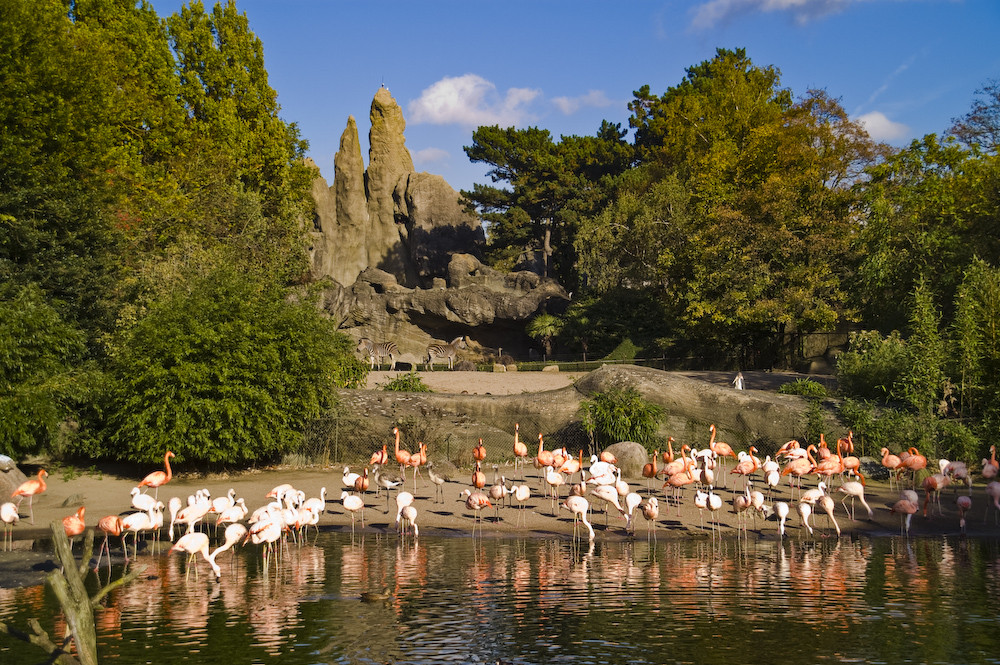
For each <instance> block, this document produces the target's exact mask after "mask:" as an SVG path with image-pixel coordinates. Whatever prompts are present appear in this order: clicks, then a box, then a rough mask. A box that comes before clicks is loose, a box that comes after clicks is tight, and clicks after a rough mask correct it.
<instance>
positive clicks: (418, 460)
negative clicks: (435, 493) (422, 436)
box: [407, 441, 427, 492]
mask: <svg viewBox="0 0 1000 665" xmlns="http://www.w3.org/2000/svg"><path fill="white" fill-rule="evenodd" d="M426 451H427V446H426V445H425V444H424V443H423V442H422V441H421V442H420V443H418V444H417V452H415V453H413V454H412V455H410V461H409V462H407V466H409V467H410V468H411V469H413V491H414V492H416V491H417V476H418V475H420V467H421V466H423V465H424V464H426V463H427V452H426Z"/></svg>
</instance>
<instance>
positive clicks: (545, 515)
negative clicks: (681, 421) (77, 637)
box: [0, 372, 1000, 587]
mask: <svg viewBox="0 0 1000 665" xmlns="http://www.w3.org/2000/svg"><path fill="white" fill-rule="evenodd" d="M461 375H473V376H471V377H470V376H465V377H464V378H463V377H462V376H461ZM574 378H575V375H572V374H569V373H559V374H555V373H553V374H547V373H546V374H542V373H531V374H530V375H529V373H527V372H524V373H508V374H497V375H494V374H491V373H479V372H434V373H425V382H426V383H427V384H428V385H429V386H431V387H432V389H434V390H438V391H441V392H444V391H446V390H447V391H453V392H461V391H462V390H468V391H469V392H474V391H479V392H482V393H485V392H491V393H493V394H502V393H503V392H504V391H506V392H508V393H510V392H522V391H526V390H529V389H530V388H533V389H534V390H539V389H553V388H559V387H562V386H565V385H569V383H570V382H571V381H573V380H574ZM725 378H726V377H725V375H720V376H719V377H718V380H719V381H722V380H724V379H725ZM372 380H373V381H374V383H375V384H378V382H379V378H378V376H377V375H375V376H373V379H372ZM489 462H490V460H487V463H489ZM501 463H502V462H501ZM390 466H392V465H390ZM729 466H730V468H731V466H732V463H731V462H730V465H729ZM22 470H23V471H25V472H26V473H28V474H29V475H30V474H31V473H32V472H33V471H34V469H32V468H30V467H29V468H24V469H22ZM153 470H156V469H155V467H151V468H149V469H143V470H141V471H140V472H136V471H131V470H130V471H122V470H118V471H117V472H116V471H114V470H105V471H103V472H100V473H98V472H93V471H92V472H77V473H73V472H70V473H67V472H66V471H61V472H60V471H54V472H53V473H52V475H51V476H50V477H49V479H48V487H47V490H46V491H45V492H44V493H43V494H41V495H39V496H37V497H36V498H35V501H34V506H33V512H34V525H32V524H31V522H30V518H29V507H28V502H27V501H24V503H23V504H22V505H21V508H20V515H21V521H20V522H19V523H18V524H17V525H16V526H15V527H14V529H13V533H14V538H15V542H14V548H15V550H14V552H8V553H2V554H0V587H3V586H13V585H23V584H32V583H40V577H39V575H40V574H41V573H42V572H44V570H45V569H46V566H45V565H44V561H46V560H49V559H50V558H51V557H50V555H49V554H48V551H49V548H48V545H47V544H46V543H44V540H45V539H46V538H47V536H48V533H49V531H48V525H49V523H50V522H52V521H54V520H61V519H62V518H63V517H66V516H68V515H71V514H73V513H74V512H75V511H76V509H77V507H78V506H80V505H83V506H85V507H86V513H85V520H86V523H87V524H88V526H92V527H94V526H96V524H97V521H98V520H99V519H100V518H101V517H103V516H105V515H111V514H125V513H128V512H130V511H131V507H130V494H129V493H130V490H131V489H132V488H133V487H135V486H136V484H137V483H138V481H139V479H140V478H141V477H142V476H143V475H145V473H148V472H149V471H153ZM355 471H360V469H355ZM501 472H502V473H504V475H505V476H506V478H507V479H508V482H524V483H526V484H528V485H529V486H530V488H531V492H532V496H531V498H530V499H529V500H528V501H527V502H526V503H525V504H524V508H523V509H520V508H517V507H500V508H499V509H498V510H494V509H486V510H484V511H483V513H482V515H481V517H482V526H483V533H484V536H485V537H520V536H524V535H528V536H533V537H547V536H553V535H555V536H560V537H570V536H571V534H572V533H573V519H572V515H571V514H570V513H569V512H568V511H567V510H565V509H560V508H558V505H559V503H558V502H555V501H552V500H551V499H549V498H548V497H546V496H545V494H544V493H543V491H542V490H541V489H540V485H539V477H538V471H537V470H536V469H535V468H533V467H532V466H531V465H530V464H529V466H528V467H527V468H526V469H520V468H519V469H518V470H517V471H515V470H514V469H513V468H511V467H510V465H509V463H506V466H503V463H502V466H501ZM174 474H175V475H174V478H173V480H172V481H171V482H170V483H168V484H167V485H164V486H163V487H161V488H160V490H159V498H160V499H161V500H163V502H164V503H167V499H169V498H170V497H172V496H178V497H181V498H182V499H184V500H186V497H187V496H188V495H190V494H193V493H194V492H195V491H196V490H198V489H203V488H204V489H208V490H209V491H210V493H211V495H212V496H213V497H218V496H224V495H226V493H227V492H228V491H229V489H230V488H232V489H233V490H235V492H236V495H237V496H238V497H243V498H244V499H245V500H246V503H247V506H248V507H249V508H250V509H251V510H253V509H255V508H257V507H259V506H262V505H264V504H265V503H266V502H267V501H268V499H266V495H267V493H268V492H269V491H270V490H271V489H272V488H274V487H275V486H277V485H280V484H282V483H290V484H292V485H294V486H295V487H296V488H299V489H301V490H303V491H304V492H305V493H306V496H308V497H313V496H319V495H320V491H321V488H324V487H325V488H326V507H327V510H326V512H325V513H324V514H323V515H322V517H321V519H320V523H319V527H320V529H321V530H333V531H340V532H344V531H347V532H349V531H350V530H351V528H352V527H351V518H350V515H349V514H348V513H346V511H345V510H344V509H343V506H342V504H341V501H340V494H341V491H342V489H343V487H342V476H343V467H337V468H330V469H318V468H314V469H293V468H270V469H264V470H257V471H249V472H243V473H240V474H235V475H204V474H200V473H198V472H197V470H195V469H190V468H185V466H184V465H183V464H176V465H175V466H174ZM387 475H388V474H387ZM491 475H492V474H489V476H488V478H487V481H488V482H491V481H492V477H491ZM734 479H735V481H736V482H737V483H738V484H739V488H740V491H742V484H741V481H740V479H739V478H737V477H736V476H731V475H730V476H728V477H727V482H726V484H727V485H728V487H727V488H725V489H722V488H720V489H718V493H719V494H720V496H721V497H722V498H723V501H724V505H723V507H722V509H721V510H720V511H719V512H718V513H717V514H716V517H717V519H718V520H719V521H720V523H721V528H722V531H723V532H724V533H726V534H729V535H735V533H736V527H737V525H738V516H737V515H736V514H735V513H734V511H733V508H732V499H733V497H734V495H735V492H734V490H733V482H734ZM625 480H627V481H628V482H630V483H631V485H632V490H633V491H636V492H639V493H640V494H642V496H643V497H645V496H646V492H647V490H646V480H645V479H644V478H627V479H625ZM662 484H663V481H662V480H656V481H653V482H652V489H653V491H654V495H655V496H657V497H658V500H659V505H660V511H659V518H658V519H657V520H656V521H655V528H656V530H657V534H658V537H660V538H674V537H683V538H708V537H709V536H710V533H711V532H710V530H709V528H708V526H707V524H708V520H709V518H710V517H711V516H710V515H709V514H708V512H707V511H705V512H703V511H701V510H699V509H698V508H696V507H695V506H694V503H693V495H694V492H693V490H692V489H687V490H686V491H685V492H684V495H683V499H682V502H681V504H680V505H679V506H674V505H672V504H671V503H670V502H669V501H668V499H667V497H666V496H665V494H664V492H663V489H662V487H661V486H662ZM759 484H760V485H761V486H763V482H762V481H761V482H760V483H759ZM834 485H835V486H836V485H839V483H838V482H836V481H835V482H834ZM815 486H816V479H812V480H811V481H808V482H807V487H815ZM984 486H985V483H984V482H983V481H982V479H978V478H977V481H976V486H975V487H974V488H973V499H972V501H973V509H972V515H971V517H970V519H969V525H968V535H969V536H970V537H996V536H998V535H1000V527H997V526H995V521H994V519H992V518H991V519H990V520H989V522H988V523H986V522H984V519H983V517H984V515H985V510H986V507H987V505H988V503H989V502H988V500H987V497H986V495H985V491H984ZM374 487H375V485H374V483H372V489H371V490H370V491H369V492H368V493H367V494H365V495H364V501H365V504H366V509H365V525H364V527H362V525H361V520H360V518H359V519H358V522H357V524H356V526H355V528H356V529H358V530H361V529H364V530H365V531H367V532H391V531H393V530H394V528H395V515H396V507H395V495H396V493H395V492H394V493H393V495H392V500H391V501H390V502H388V506H387V500H386V496H385V493H384V492H383V493H382V495H381V496H376V494H375V492H374ZM469 487H470V477H469V475H468V474H467V473H466V472H465V471H460V472H457V473H456V477H454V478H451V479H449V480H448V481H447V482H446V483H445V485H444V486H443V487H442V488H441V494H440V495H439V497H438V499H437V500H435V490H436V489H437V487H436V486H435V485H433V484H432V483H431V482H430V481H429V480H428V479H427V478H426V476H425V475H422V476H421V477H420V478H418V479H417V484H416V489H414V485H413V481H412V480H411V475H410V472H408V474H407V476H406V483H405V489H406V490H407V491H410V492H412V493H413V494H414V495H415V497H416V500H415V503H414V505H415V507H416V508H417V509H418V518H417V523H418V525H419V526H420V533H421V536H422V537H427V536H431V537H434V536H468V535H471V533H472V530H473V526H474V524H475V522H476V517H475V514H474V513H473V512H472V511H470V510H467V509H466V507H465V502H464V498H463V497H461V492H462V491H463V490H464V489H466V488H469ZM488 487H489V486H488V485H487V489H488ZM762 489H766V488H762ZM961 491H964V488H963V489H962V490H961ZM566 493H567V488H565V487H564V488H561V492H560V495H561V497H565V496H566ZM833 496H834V497H835V498H836V512H835V518H836V520H837V522H838V524H839V526H840V529H841V531H842V534H844V537H846V536H849V535H850V534H854V533H870V534H875V535H893V534H897V533H899V531H900V526H901V521H900V516H899V515H898V514H892V513H890V511H889V508H888V506H889V505H891V504H892V503H894V502H895V501H896V499H897V498H898V494H897V492H896V491H895V490H893V491H890V489H889V487H888V486H887V484H886V483H877V482H869V483H868V485H867V488H866V497H867V500H868V503H869V504H870V505H871V506H872V509H873V511H874V517H873V519H871V520H869V519H868V518H867V514H866V511H865V510H864V508H862V506H861V505H860V503H858V505H857V506H856V508H857V513H856V516H857V518H858V519H857V520H852V519H850V518H849V517H848V515H847V513H846V509H845V508H844V506H842V505H841V502H840V499H841V498H842V497H843V496H844V495H842V494H840V493H838V492H837V491H834V492H833ZM792 499H793V497H792V496H791V494H790V490H789V487H788V484H787V479H783V481H782V484H781V486H780V488H779V490H778V492H777V493H776V494H775V496H774V500H775V501H778V500H781V501H788V502H791V501H792ZM921 499H923V495H922V494H921ZM600 503H602V502H600V501H599V500H596V499H594V500H593V501H592V504H594V506H595V507H597V504H600ZM849 503H850V502H848V504H849ZM792 505H793V510H792V514H791V515H790V517H789V519H788V528H789V534H791V535H792V537H796V538H798V537H809V536H808V534H807V533H806V532H805V531H804V530H803V529H802V527H801V521H800V518H799V516H798V514H797V513H796V511H795V510H794V505H795V504H794V503H793V504H792ZM932 510H933V506H932ZM941 512H942V514H941V515H937V514H933V513H932V514H931V516H930V517H928V518H924V517H923V516H922V515H920V514H918V515H915V516H914V518H913V523H912V526H911V530H910V534H911V536H922V535H935V536H937V535H946V534H958V533H959V520H958V515H957V510H956V506H955V494H954V493H953V491H952V489H948V490H946V492H945V493H944V495H943V497H942V500H941ZM167 519H169V517H168V518H167ZM591 520H592V522H593V523H594V528H595V530H596V538H597V539H624V538H628V537H629V534H628V533H627V532H626V530H625V524H626V522H625V520H624V519H623V518H622V517H621V516H620V515H619V514H618V513H617V511H615V510H614V509H612V512H611V514H610V515H609V516H607V517H606V516H605V515H604V514H603V513H602V512H599V511H598V512H596V513H595V514H593V515H592V516H591ZM212 521H214V520H212ZM605 523H606V525H605ZM815 523H816V525H817V526H818V529H817V530H816V535H815V536H813V537H817V538H830V537H836V532H835V531H834V529H833V527H832V525H831V524H830V522H829V521H828V520H827V518H826V516H825V515H824V514H820V515H818V516H817V518H816V520H815ZM635 525H636V535H637V537H645V532H646V530H647V528H649V527H650V526H652V525H651V524H649V523H647V522H646V520H645V519H644V518H643V517H642V516H641V514H640V513H639V511H636V517H635ZM749 537H751V538H777V537H778V531H777V521H776V520H775V518H774V517H773V516H772V517H771V518H769V519H767V520H766V521H765V520H762V519H760V518H758V519H757V520H756V522H755V523H754V522H751V523H750V530H749ZM35 539H40V540H39V542H38V543H37V544H36V543H35V542H34V540H35ZM142 547H143V545H141V544H140V554H141V550H142ZM32 550H34V551H32ZM40 560H41V561H42V563H41V564H40ZM49 567H50V566H49ZM33 571H34V572H33Z"/></svg>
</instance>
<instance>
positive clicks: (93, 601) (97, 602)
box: [90, 566, 146, 610]
mask: <svg viewBox="0 0 1000 665" xmlns="http://www.w3.org/2000/svg"><path fill="white" fill-rule="evenodd" d="M145 572H146V566H136V567H134V568H132V570H130V571H129V572H128V573H126V574H125V575H123V576H121V577H119V578H118V579H117V580H115V581H113V582H109V583H108V584H107V585H106V586H104V587H102V588H101V590H100V591H98V592H97V593H95V594H94V595H93V596H91V597H90V606H91V607H92V608H93V609H95V610H96V609H97V608H98V607H100V606H101V601H102V600H103V599H104V597H105V596H106V595H108V594H109V593H111V592H112V591H114V590H115V589H117V588H118V587H120V586H122V585H125V584H128V583H129V582H131V581H132V580H134V579H135V578H137V577H139V575H142V574H143V573H145Z"/></svg>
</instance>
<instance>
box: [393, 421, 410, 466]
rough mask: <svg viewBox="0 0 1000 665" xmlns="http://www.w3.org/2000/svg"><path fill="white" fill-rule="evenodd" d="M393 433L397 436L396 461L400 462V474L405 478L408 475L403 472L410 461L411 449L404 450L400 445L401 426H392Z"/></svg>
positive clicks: (394, 451)
mask: <svg viewBox="0 0 1000 665" xmlns="http://www.w3.org/2000/svg"><path fill="white" fill-rule="evenodd" d="M392 435H393V437H395V440H396V441H395V443H394V444H393V453H394V454H395V455H396V461H397V462H398V463H399V475H401V476H403V477H404V478H405V477H406V475H405V474H404V473H403V470H404V468H405V467H406V465H407V464H409V463H410V451H408V450H402V449H400V447H399V428H398V427H393V428H392Z"/></svg>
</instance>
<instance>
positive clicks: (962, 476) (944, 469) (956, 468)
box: [938, 459, 972, 496]
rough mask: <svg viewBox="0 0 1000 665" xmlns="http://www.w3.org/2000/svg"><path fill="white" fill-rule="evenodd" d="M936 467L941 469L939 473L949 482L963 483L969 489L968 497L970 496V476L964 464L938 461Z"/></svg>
mask: <svg viewBox="0 0 1000 665" xmlns="http://www.w3.org/2000/svg"><path fill="white" fill-rule="evenodd" d="M938 466H939V467H940V469H941V473H943V474H944V475H945V476H947V477H948V478H950V479H951V480H957V481H958V482H960V483H964V484H965V486H966V487H968V488H969V496H972V474H971V473H969V467H968V466H967V465H966V464H965V462H957V461H956V462H949V461H948V460H946V459H939V460H938ZM957 489H958V488H956V491H957Z"/></svg>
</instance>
